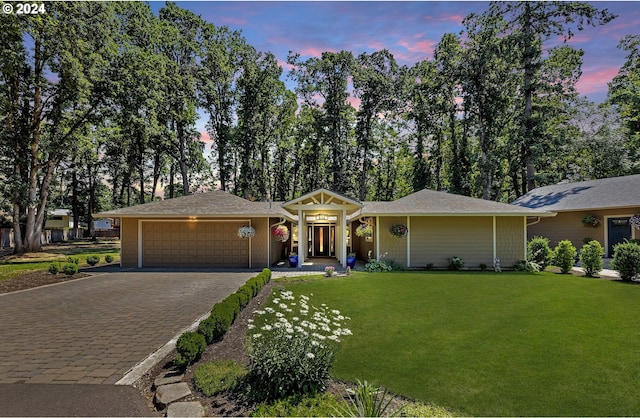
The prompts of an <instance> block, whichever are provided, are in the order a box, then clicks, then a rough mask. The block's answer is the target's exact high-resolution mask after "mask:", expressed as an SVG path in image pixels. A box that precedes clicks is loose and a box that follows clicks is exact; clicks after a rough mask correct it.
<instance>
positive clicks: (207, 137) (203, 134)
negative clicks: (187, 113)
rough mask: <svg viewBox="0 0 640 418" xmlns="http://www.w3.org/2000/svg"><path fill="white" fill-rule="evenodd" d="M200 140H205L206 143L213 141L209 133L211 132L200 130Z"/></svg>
mask: <svg viewBox="0 0 640 418" xmlns="http://www.w3.org/2000/svg"><path fill="white" fill-rule="evenodd" d="M200 142H204V143H205V144H211V143H213V139H211V136H210V135H209V132H207V131H200Z"/></svg>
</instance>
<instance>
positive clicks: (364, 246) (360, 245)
mask: <svg viewBox="0 0 640 418" xmlns="http://www.w3.org/2000/svg"><path fill="white" fill-rule="evenodd" d="M358 225H360V222H359V221H355V222H352V223H351V251H352V252H354V253H356V257H357V258H358V259H360V260H365V261H366V260H367V258H368V254H369V252H371V258H376V248H375V242H374V240H375V236H376V235H375V234H376V227H375V226H374V227H373V238H372V239H371V240H370V241H367V239H366V238H365V237H359V236H357V235H356V232H355V231H356V228H357V227H358Z"/></svg>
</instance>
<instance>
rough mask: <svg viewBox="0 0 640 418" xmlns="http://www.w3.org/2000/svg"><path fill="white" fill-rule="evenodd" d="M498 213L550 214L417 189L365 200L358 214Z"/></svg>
mask: <svg viewBox="0 0 640 418" xmlns="http://www.w3.org/2000/svg"><path fill="white" fill-rule="evenodd" d="M395 214H397V215H431V216H446V215H461V216H471V215H500V216H553V214H552V213H549V212H546V211H545V210H533V209H528V208H522V207H517V206H513V205H508V204H506V203H500V202H494V201H490V200H483V199H477V198H474V197H468V196H460V195H456V194H452V193H446V192H437V191H434V190H427V189H425V190H420V191H418V192H416V193H413V194H410V195H408V196H405V197H403V198H401V199H398V200H396V201H393V202H364V207H363V208H362V210H361V211H360V212H359V213H358V214H356V215H357V216H370V215H372V216H373V215H395Z"/></svg>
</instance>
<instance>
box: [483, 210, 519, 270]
mask: <svg viewBox="0 0 640 418" xmlns="http://www.w3.org/2000/svg"><path fill="white" fill-rule="evenodd" d="M524 231H525V229H524V219H523V218H521V217H519V216H515V217H508V216H498V217H496V257H498V258H499V259H500V265H501V266H502V267H503V268H509V267H511V266H513V265H514V264H516V263H517V262H518V261H520V260H524V259H525V251H526V250H525V236H524ZM486 264H487V266H489V268H491V266H493V263H491V264H489V263H486Z"/></svg>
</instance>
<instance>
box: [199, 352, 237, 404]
mask: <svg viewBox="0 0 640 418" xmlns="http://www.w3.org/2000/svg"><path fill="white" fill-rule="evenodd" d="M246 374H247V369H246V368H245V367H244V366H242V365H241V364H238V363H237V362H236V361H234V360H216V361H213V362H209V363H204V364H201V365H199V366H198V367H197V368H196V369H195V371H194V372H193V382H194V383H195V385H196V387H197V388H198V390H200V391H201V392H202V393H204V394H205V395H206V396H213V395H215V394H217V393H220V392H224V391H226V390H229V389H232V388H234V387H235V386H236V385H237V384H238V382H239V381H240V380H241V379H242V377H244V376H245V375H246Z"/></svg>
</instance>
